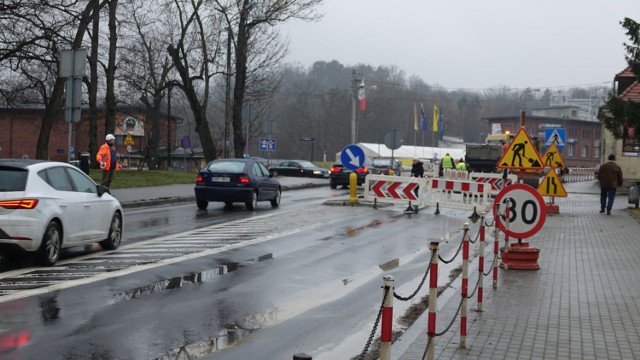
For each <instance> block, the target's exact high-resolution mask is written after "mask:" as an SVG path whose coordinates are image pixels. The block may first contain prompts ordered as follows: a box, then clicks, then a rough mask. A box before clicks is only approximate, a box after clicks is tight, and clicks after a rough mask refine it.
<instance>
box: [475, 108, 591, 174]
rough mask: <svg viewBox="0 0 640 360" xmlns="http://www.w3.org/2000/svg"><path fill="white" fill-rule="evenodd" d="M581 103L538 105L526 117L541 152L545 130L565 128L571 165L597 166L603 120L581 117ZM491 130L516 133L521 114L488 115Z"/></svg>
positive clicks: (567, 158) (566, 159)
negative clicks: (575, 104)
mask: <svg viewBox="0 0 640 360" xmlns="http://www.w3.org/2000/svg"><path fill="white" fill-rule="evenodd" d="M578 111H579V108H578V107H577V106H571V105H567V106H558V107H552V108H548V109H537V110H533V111H532V115H527V116H526V117H525V128H526V130H527V133H528V134H529V136H530V137H531V140H533V142H534V143H536V144H537V146H538V151H539V152H540V155H541V156H542V154H543V153H544V151H545V150H546V148H545V147H544V140H545V133H546V130H547V129H565V134H566V139H565V140H566V144H565V148H564V149H560V151H561V152H562V159H563V160H564V162H565V165H567V166H568V167H594V166H595V165H596V164H599V163H600V159H601V156H602V150H601V146H600V139H601V136H600V135H601V124H600V122H599V121H598V120H595V119H594V120H583V119H577V118H575V116H577V113H578ZM483 120H485V121H487V123H488V131H489V133H496V132H499V133H506V132H507V131H509V133H511V134H515V133H517V132H518V130H520V128H521V124H522V121H521V117H520V115H513V116H497V117H486V118H483Z"/></svg>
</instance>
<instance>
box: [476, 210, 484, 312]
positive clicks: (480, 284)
mask: <svg viewBox="0 0 640 360" xmlns="http://www.w3.org/2000/svg"><path fill="white" fill-rule="evenodd" d="M484 216H485V212H484V211H481V212H480V259H479V261H480V263H479V264H478V276H479V278H478V309H477V311H482V298H483V287H484V233H485V227H484Z"/></svg>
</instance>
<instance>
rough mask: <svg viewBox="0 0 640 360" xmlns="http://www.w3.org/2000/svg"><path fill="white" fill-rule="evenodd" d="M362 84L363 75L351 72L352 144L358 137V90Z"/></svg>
mask: <svg viewBox="0 0 640 360" xmlns="http://www.w3.org/2000/svg"><path fill="white" fill-rule="evenodd" d="M361 84H362V78H361V74H359V73H358V72H357V71H356V69H353V71H352V72H351V90H352V93H353V94H352V95H353V96H352V97H351V102H352V105H353V106H351V143H352V144H355V143H356V140H357V135H356V131H357V130H356V129H357V127H356V118H357V115H358V111H357V109H356V108H357V107H358V89H359V88H360V85H361Z"/></svg>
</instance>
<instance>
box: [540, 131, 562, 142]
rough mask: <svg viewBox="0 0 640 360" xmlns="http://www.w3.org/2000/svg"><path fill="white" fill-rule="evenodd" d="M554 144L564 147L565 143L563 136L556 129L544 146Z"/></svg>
mask: <svg viewBox="0 0 640 360" xmlns="http://www.w3.org/2000/svg"><path fill="white" fill-rule="evenodd" d="M553 144H555V145H558V146H564V141H562V136H560V133H559V132H558V130H555V129H554V130H553V132H552V133H551V136H549V138H548V139H547V141H546V142H545V143H544V146H551V145H553Z"/></svg>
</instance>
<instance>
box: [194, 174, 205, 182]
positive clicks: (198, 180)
mask: <svg viewBox="0 0 640 360" xmlns="http://www.w3.org/2000/svg"><path fill="white" fill-rule="evenodd" d="M203 182H204V176H202V175H198V176H197V177H196V183H203Z"/></svg>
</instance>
